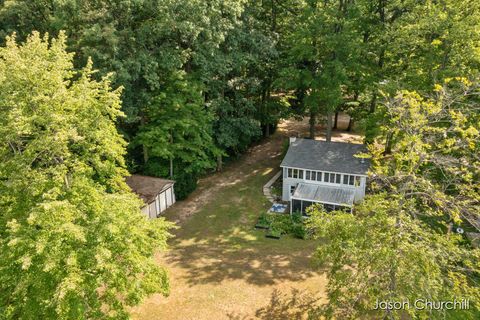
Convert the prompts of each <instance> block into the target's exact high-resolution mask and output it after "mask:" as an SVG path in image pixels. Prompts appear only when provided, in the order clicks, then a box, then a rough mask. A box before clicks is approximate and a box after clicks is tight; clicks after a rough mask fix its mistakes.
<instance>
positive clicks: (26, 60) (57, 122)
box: [0, 0, 480, 319]
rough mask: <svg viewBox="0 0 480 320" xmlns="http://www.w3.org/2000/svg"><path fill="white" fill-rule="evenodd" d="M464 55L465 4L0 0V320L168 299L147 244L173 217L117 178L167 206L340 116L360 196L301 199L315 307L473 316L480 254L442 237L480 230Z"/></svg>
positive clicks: (468, 9)
mask: <svg viewBox="0 0 480 320" xmlns="http://www.w3.org/2000/svg"><path fill="white" fill-rule="evenodd" d="M479 67H480V2H479V1H476V0H421V1H418V0H322V1H320V0H258V1H255V0H118V1H111V0H0V162H1V163H0V181H2V183H1V184H0V208H1V211H2V212H1V213H0V237H1V238H0V248H1V251H0V261H2V262H0V313H1V315H0V319H40V318H41V319H121V318H129V311H128V307H129V306H135V305H137V304H139V303H140V302H141V301H142V299H143V298H144V297H145V296H148V295H150V294H152V293H155V292H160V293H163V294H165V295H167V294H168V291H169V281H168V276H167V272H166V271H165V269H164V268H162V267H160V266H158V265H156V263H155V262H154V260H153V259H152V256H153V255H154V253H155V252H156V251H157V250H159V249H164V248H166V247H167V240H168V239H170V238H171V234H170V233H171V232H172V231H173V230H174V229H175V226H174V225H173V223H171V222H168V221H166V220H163V219H158V221H155V222H152V223H149V222H147V221H145V220H144V219H142V218H140V217H139V215H138V211H139V210H138V208H139V206H140V204H139V200H138V199H137V198H135V197H134V196H133V194H132V193H131V192H129V191H128V190H127V187H126V185H125V183H124V181H123V177H124V176H125V175H127V174H128V172H129V173H140V174H145V175H149V176H156V177H164V178H170V179H173V180H175V181H176V185H175V187H176V194H177V198H178V200H182V199H185V198H187V197H188V195H189V194H190V193H191V192H193V191H194V190H195V189H196V187H197V181H198V179H199V178H201V177H203V176H206V175H209V174H211V173H213V172H220V171H222V170H223V168H224V167H225V166H226V165H228V164H229V163H232V162H235V161H236V159H238V158H239V157H240V156H241V155H242V154H244V153H245V152H246V151H247V150H248V149H249V148H250V147H251V146H252V145H254V144H255V143H258V142H259V141H262V139H267V138H268V137H269V136H270V135H272V134H273V133H274V132H275V130H276V129H277V125H278V123H279V122H280V121H281V120H282V119H288V118H296V119H301V118H307V119H308V121H309V128H310V132H309V137H310V138H314V137H315V136H316V128H317V125H318V124H322V125H323V126H324V127H325V128H326V129H325V137H326V140H327V141H330V140H331V138H332V130H335V128H336V127H337V120H338V115H339V113H343V114H347V115H348V116H349V119H350V120H349V121H350V122H349V125H348V130H353V129H355V130H357V131H360V132H362V134H363V135H364V143H366V144H367V145H368V146H369V154H368V155H367V156H368V157H370V158H371V160H372V163H373V167H372V172H371V175H372V183H371V185H370V187H369V188H370V191H369V192H370V194H371V196H369V197H367V198H366V200H365V201H364V202H363V203H362V204H361V205H360V206H359V207H358V208H356V209H355V214H354V215H351V214H346V213H342V212H339V213H336V214H333V215H332V214H330V213H328V214H327V213H325V212H323V211H322V210H317V209H316V210H313V211H312V218H311V219H309V222H308V224H309V227H310V229H311V230H313V231H312V232H313V238H322V237H326V238H329V239H331V241H330V242H329V244H328V245H325V246H321V247H319V248H318V249H317V250H316V251H315V254H314V258H313V259H314V260H315V261H316V262H317V263H318V264H319V265H328V266H329V267H328V277H329V279H330V282H329V302H330V303H329V305H328V307H326V308H323V309H321V310H320V309H319V310H315V312H313V313H312V315H311V316H312V317H316V316H320V315H321V316H325V317H327V318H336V319H347V318H348V319H357V318H360V317H364V316H371V315H372V313H371V310H369V307H368V306H369V305H371V303H372V301H375V297H378V295H379V294H381V295H382V297H388V298H389V299H405V298H411V297H415V296H428V297H430V298H432V299H437V300H438V299H446V298H451V297H453V296H459V297H460V296H462V297H465V296H468V297H469V299H470V301H471V303H472V304H473V306H474V307H473V308H472V309H470V310H464V312H463V313H461V314H460V316H459V318H455V317H451V319H478V318H477V316H478V315H479V312H480V311H479V310H480V309H479V308H480V286H479V281H480V252H479V249H478V248H476V249H474V248H472V247H471V244H470V243H469V242H468V241H466V240H465V239H464V238H463V237H461V236H459V235H457V234H456V233H455V232H454V231H453V230H454V228H455V227H456V226H464V225H466V224H468V225H469V226H470V225H471V226H470V227H471V228H475V225H476V226H477V227H478V226H479V225H480V214H479V212H480V183H479V181H480V101H479V94H480V73H479ZM314 211H316V212H314ZM118 213H121V214H118ZM52 217H54V218H52ZM346 265H349V266H353V268H355V269H357V270H358V272H351V270H349V269H348V268H344V266H346ZM373 279H375V280H373ZM353 301H355V303H354V302H353ZM106 310H107V311H106ZM411 312H412V313H411V314H409V316H410V317H411V318H412V319H417V318H418V319H427V318H442V319H443V318H444V317H447V318H448V319H450V315H449V314H447V315H445V313H442V312H439V313H438V314H437V313H435V314H433V315H432V314H428V313H417V311H414V310H412V311H411ZM401 316H405V315H404V314H402V313H399V312H391V311H389V312H387V313H386V314H385V315H382V317H380V318H382V319H399V318H400V317H401ZM456 316H458V315H456ZM373 318H375V317H373Z"/></svg>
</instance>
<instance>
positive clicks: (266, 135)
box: [265, 123, 270, 138]
mask: <svg viewBox="0 0 480 320" xmlns="http://www.w3.org/2000/svg"><path fill="white" fill-rule="evenodd" d="M268 137H270V124H268V123H267V126H266V127H265V138H268Z"/></svg>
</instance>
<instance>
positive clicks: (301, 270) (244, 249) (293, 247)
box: [166, 231, 318, 286]
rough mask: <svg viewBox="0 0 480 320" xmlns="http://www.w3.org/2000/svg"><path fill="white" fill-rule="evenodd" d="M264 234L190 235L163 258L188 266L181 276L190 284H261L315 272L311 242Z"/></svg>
mask: <svg viewBox="0 0 480 320" xmlns="http://www.w3.org/2000/svg"><path fill="white" fill-rule="evenodd" d="M264 237H265V233H264V232H262V231H252V233H246V232H242V231H239V232H237V233H236V235H234V236H230V237H226V236H217V237H215V238H210V239H201V238H197V237H195V238H190V239H187V240H184V241H178V242H177V243H176V244H175V245H173V247H174V249H173V250H172V251H171V253H170V254H169V255H168V256H167V257H166V258H167V261H168V262H169V264H173V265H175V266H176V267H180V268H182V269H187V270H188V273H187V274H186V275H184V276H183V277H184V278H185V280H186V282H187V284H189V285H197V284H205V283H220V282H222V281H223V280H235V279H242V280H244V281H246V282H247V283H250V284H255V285H258V286H262V285H272V284H277V283H280V282H282V281H285V280H289V281H300V280H304V279H306V278H309V277H311V276H313V275H315V274H318V273H317V272H316V271H315V270H314V269H313V267H312V266H311V259H310V256H311V253H312V252H313V251H314V248H315V245H314V243H312V242H309V241H305V240H299V239H292V238H282V239H280V240H274V239H265V238H264Z"/></svg>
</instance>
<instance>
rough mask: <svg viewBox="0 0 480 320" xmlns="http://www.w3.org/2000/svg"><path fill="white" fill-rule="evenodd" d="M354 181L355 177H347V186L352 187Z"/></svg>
mask: <svg viewBox="0 0 480 320" xmlns="http://www.w3.org/2000/svg"><path fill="white" fill-rule="evenodd" d="M354 180H355V176H349V177H348V184H349V185H351V186H353V185H354Z"/></svg>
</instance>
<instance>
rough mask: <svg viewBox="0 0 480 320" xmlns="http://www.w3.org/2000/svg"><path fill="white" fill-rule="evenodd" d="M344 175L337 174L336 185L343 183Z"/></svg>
mask: <svg viewBox="0 0 480 320" xmlns="http://www.w3.org/2000/svg"><path fill="white" fill-rule="evenodd" d="M341 179H342V175H341V174H339V173H337V174H335V183H341Z"/></svg>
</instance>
